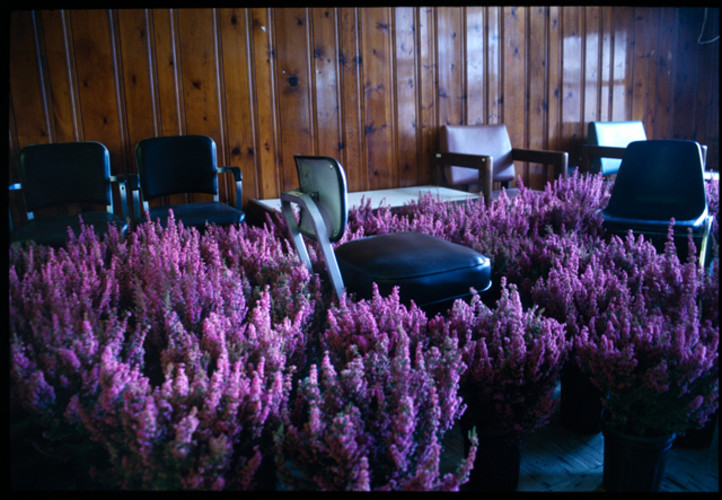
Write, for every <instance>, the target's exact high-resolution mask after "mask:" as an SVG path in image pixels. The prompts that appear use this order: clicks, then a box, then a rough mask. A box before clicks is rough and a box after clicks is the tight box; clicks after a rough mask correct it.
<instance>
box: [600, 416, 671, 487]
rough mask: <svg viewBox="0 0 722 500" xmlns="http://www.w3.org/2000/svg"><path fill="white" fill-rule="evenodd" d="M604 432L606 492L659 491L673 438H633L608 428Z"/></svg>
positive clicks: (668, 436)
mask: <svg viewBox="0 0 722 500" xmlns="http://www.w3.org/2000/svg"><path fill="white" fill-rule="evenodd" d="M603 432H604V472H603V484H604V488H605V489H606V490H607V491H660V487H661V485H662V480H663V479H664V469H665V466H666V464H667V455H668V453H669V450H670V448H671V447H672V443H673V442H674V438H675V434H670V435H665V436H653V437H646V436H633V435H629V434H624V433H622V432H619V431H618V430H616V429H614V428H613V427H611V426H609V425H604V426H603Z"/></svg>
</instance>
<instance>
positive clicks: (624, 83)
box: [610, 7, 634, 121]
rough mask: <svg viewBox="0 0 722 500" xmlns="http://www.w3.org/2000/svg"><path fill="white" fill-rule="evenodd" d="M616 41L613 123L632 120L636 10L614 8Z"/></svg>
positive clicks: (613, 67) (614, 45)
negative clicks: (634, 22) (634, 21)
mask: <svg viewBox="0 0 722 500" xmlns="http://www.w3.org/2000/svg"><path fill="white" fill-rule="evenodd" d="M612 9H613V12H614V15H613V19H614V21H613V23H612V24H611V26H610V29H612V30H613V34H614V41H613V49H612V50H613V51H614V56H613V58H614V64H613V66H612V71H613V73H612V79H613V81H614V89H613V91H612V111H611V119H612V121H624V120H631V119H632V74H633V67H634V59H633V55H634V51H633V46H634V26H633V18H634V9H633V8H632V7H612Z"/></svg>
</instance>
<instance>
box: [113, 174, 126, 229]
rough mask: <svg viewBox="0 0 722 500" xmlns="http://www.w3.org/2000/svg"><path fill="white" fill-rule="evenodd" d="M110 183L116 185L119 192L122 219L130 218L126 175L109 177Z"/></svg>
mask: <svg viewBox="0 0 722 500" xmlns="http://www.w3.org/2000/svg"><path fill="white" fill-rule="evenodd" d="M109 180H110V182H115V183H116V184H118V189H119V190H120V202H121V206H122V210H123V219H128V218H130V211H129V210H128V175H127V174H120V175H111V176H110V178H109Z"/></svg>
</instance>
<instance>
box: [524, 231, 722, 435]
mask: <svg viewBox="0 0 722 500" xmlns="http://www.w3.org/2000/svg"><path fill="white" fill-rule="evenodd" d="M690 245H692V243H691V241H690ZM692 246H693V245H692ZM690 253H691V255H692V256H694V253H695V252H694V250H693V251H691V252H690ZM532 296H533V298H534V300H535V302H536V303H537V304H539V305H540V306H542V307H545V308H546V311H547V314H549V315H551V316H553V317H557V318H566V325H567V329H568V331H569V332H571V337H570V339H571V341H572V342H573V349H572V356H571V362H574V363H575V364H576V365H577V366H578V367H579V368H580V369H581V370H582V372H583V373H584V374H586V375H587V376H588V377H589V380H590V381H591V382H592V383H593V384H594V385H595V386H596V387H597V388H598V389H599V390H600V391H601V394H602V399H603V401H602V402H603V405H604V416H605V421H606V423H607V424H608V425H611V426H614V427H615V428H618V429H619V430H621V431H626V432H629V433H634V434H639V435H659V434H669V433H684V432H685V431H686V430H688V429H690V428H697V427H700V426H701V425H703V424H704V423H705V422H706V421H707V419H708V418H709V416H710V415H711V414H712V413H714V411H715V410H716V409H717V407H718V399H719V362H718V353H717V350H718V345H719V306H718V300H719V261H715V263H714V265H713V271H712V273H711V274H710V273H709V272H707V270H702V269H700V268H699V267H698V266H697V264H696V262H695V258H694V257H692V258H691V259H690V261H688V262H680V261H679V259H678V257H677V254H676V251H675V248H674V243H673V242H672V239H671V233H670V237H669V238H668V243H667V245H666V247H665V251H664V252H663V253H661V254H658V253H657V252H656V251H655V249H654V247H653V246H652V245H651V243H649V242H647V241H645V240H644V239H643V238H641V237H638V238H634V237H633V236H632V235H631V234H630V235H628V236H627V237H626V238H625V239H621V238H618V237H614V238H612V239H611V241H610V242H609V243H608V244H601V243H600V244H599V245H598V247H597V248H596V249H595V250H594V251H593V252H591V253H589V254H586V255H581V253H579V254H576V255H574V256H573V257H572V258H570V259H567V260H565V261H559V262H558V263H557V265H556V266H555V267H554V269H552V271H550V273H549V276H548V278H547V279H546V280H545V279H541V280H539V282H537V284H536V285H535V288H534V290H533V292H532Z"/></svg>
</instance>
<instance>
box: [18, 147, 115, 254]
mask: <svg viewBox="0 0 722 500" xmlns="http://www.w3.org/2000/svg"><path fill="white" fill-rule="evenodd" d="M18 160H19V161H18V166H19V171H20V172H19V173H20V182H19V183H15V184H12V185H10V191H20V192H21V193H22V195H23V202H24V204H25V210H26V214H25V215H26V219H27V222H25V223H23V224H20V225H18V227H15V228H14V227H13V224H12V217H10V242H11V243H12V242H25V241H34V242H35V243H37V244H42V245H50V246H55V247H58V246H61V245H63V244H64V243H65V242H66V241H67V239H68V236H69V233H68V228H70V229H72V231H73V232H74V233H75V234H76V235H77V234H79V233H80V223H81V220H82V222H83V223H84V224H86V225H88V226H92V227H93V230H94V231H95V232H96V234H98V235H99V236H102V235H103V234H105V232H106V231H107V229H108V227H109V226H108V225H109V224H110V225H113V226H115V227H116V228H117V229H118V231H119V232H120V233H121V234H125V233H126V231H127V229H128V217H129V213H128V200H127V192H126V188H127V186H126V183H127V181H128V179H127V177H126V176H122V175H117V176H113V175H110V154H109V153H108V149H107V148H106V147H105V146H104V145H103V144H101V143H99V142H94V141H82V142H67V143H52V144H33V145H30V146H26V147H24V148H23V149H22V150H21V151H20V155H19V157H18ZM111 183H117V184H118V186H119V192H120V196H121V201H122V211H123V214H122V216H118V215H115V213H114V210H113V189H112V184H111ZM100 206H102V209H99V208H100ZM35 212H38V213H37V214H36V213H35ZM40 212H44V214H42V215H41V213H40ZM58 212H64V214H62V215H56V214H57V213H58Z"/></svg>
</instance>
